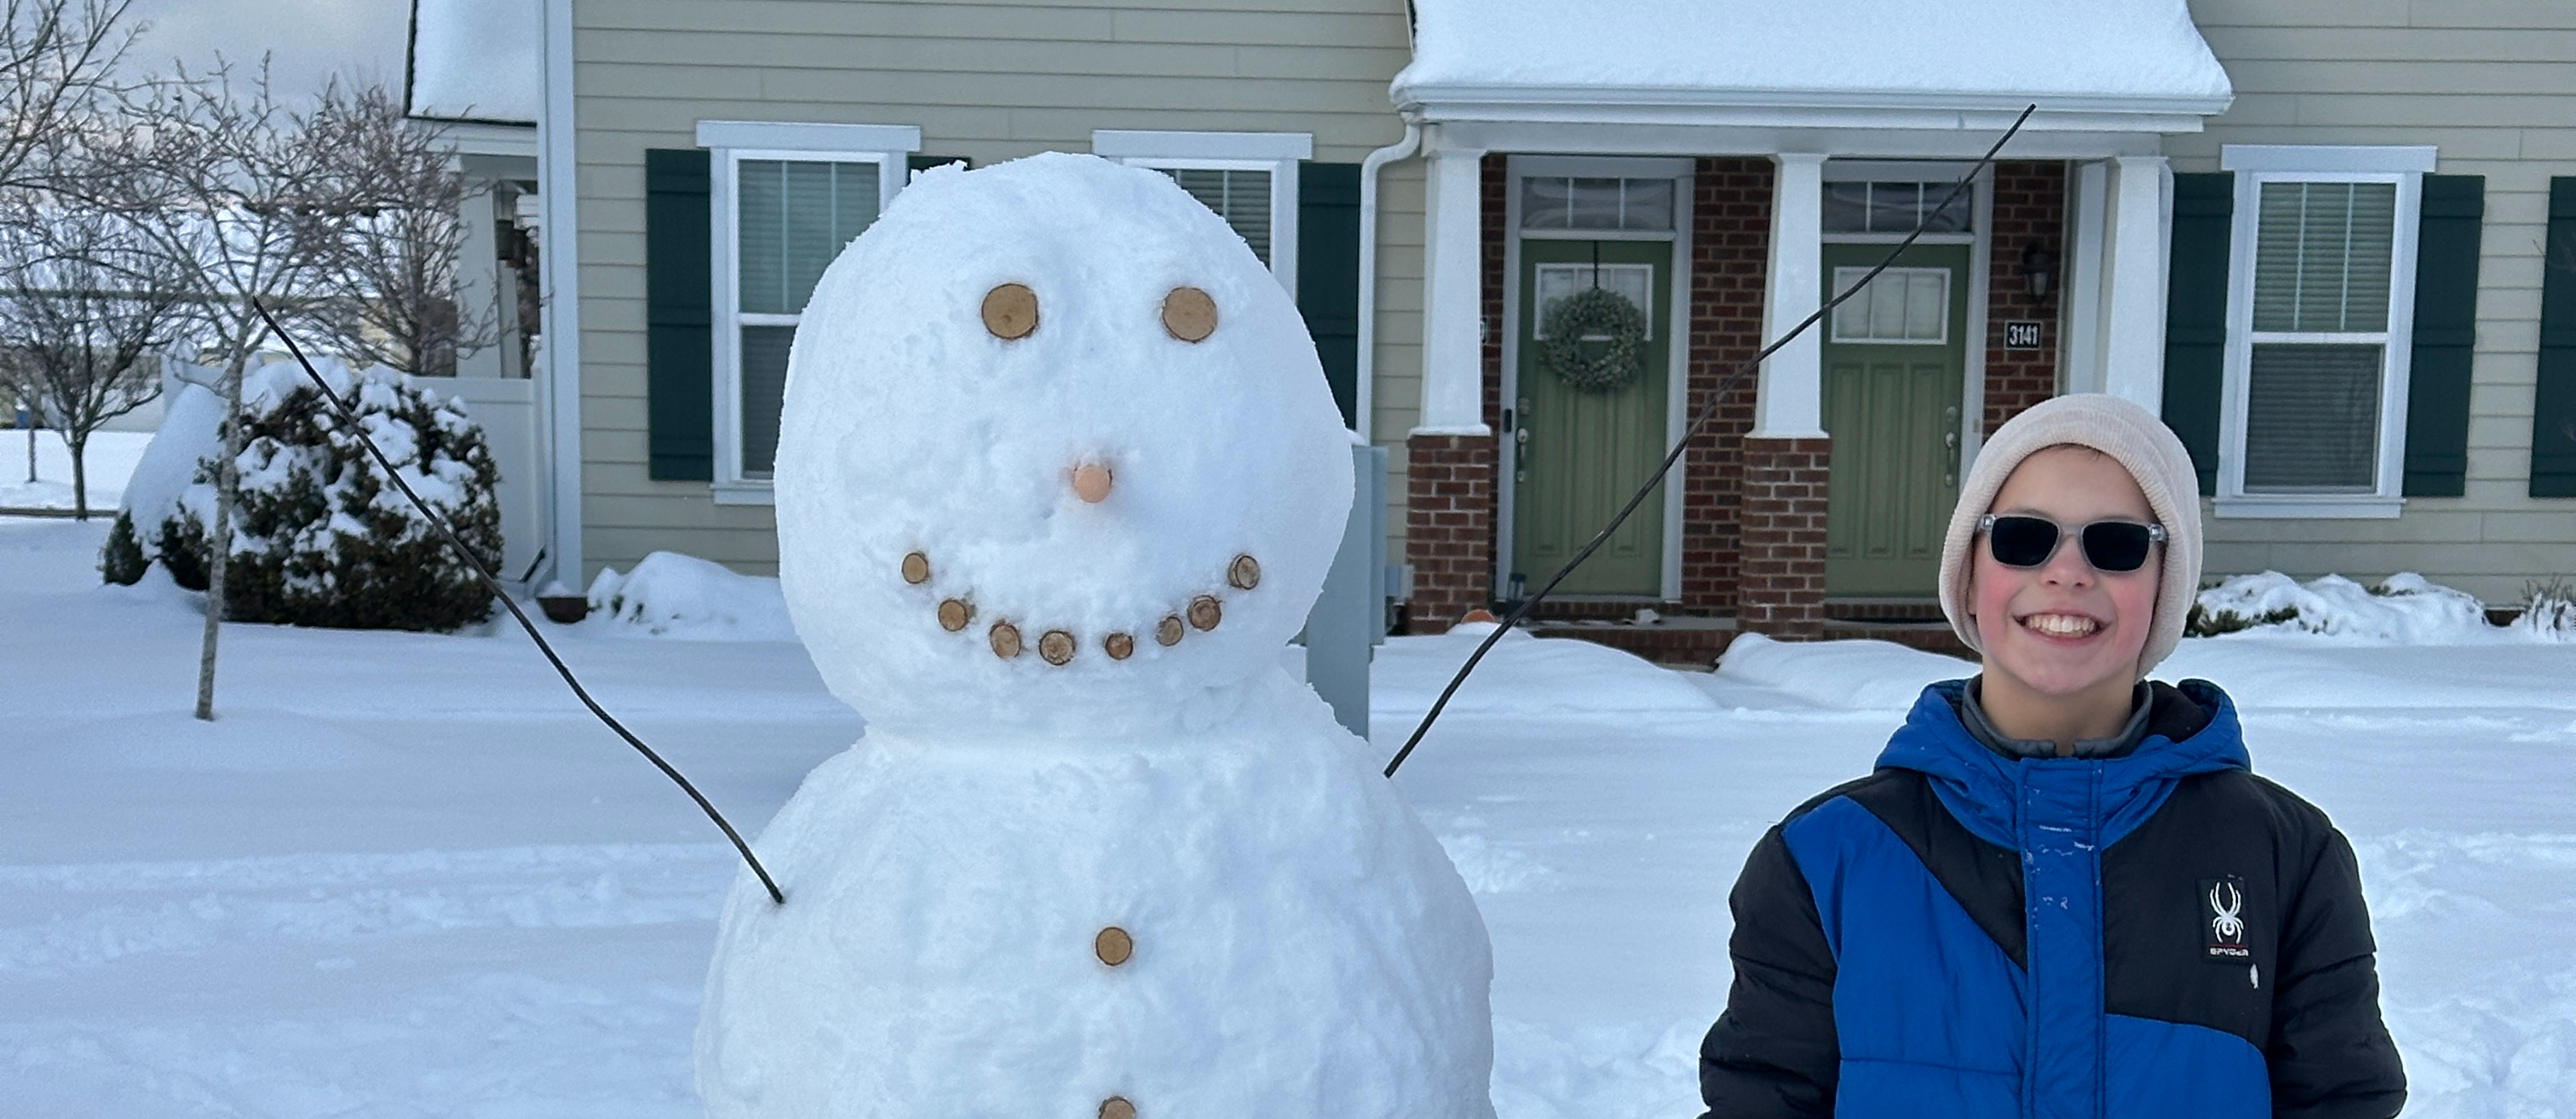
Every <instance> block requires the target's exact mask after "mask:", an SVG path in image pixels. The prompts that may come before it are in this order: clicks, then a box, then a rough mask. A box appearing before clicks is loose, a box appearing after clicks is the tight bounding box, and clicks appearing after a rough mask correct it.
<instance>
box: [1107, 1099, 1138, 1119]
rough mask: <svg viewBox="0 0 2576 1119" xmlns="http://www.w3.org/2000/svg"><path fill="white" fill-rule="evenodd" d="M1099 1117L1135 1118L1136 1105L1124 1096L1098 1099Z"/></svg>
mask: <svg viewBox="0 0 2576 1119" xmlns="http://www.w3.org/2000/svg"><path fill="white" fill-rule="evenodd" d="M1100 1119H1136V1105H1135V1104H1132V1103H1129V1102H1127V1097H1125V1096H1111V1097H1109V1098H1108V1099H1105V1100H1102V1101H1100Z"/></svg>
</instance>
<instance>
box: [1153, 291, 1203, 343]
mask: <svg viewBox="0 0 2576 1119" xmlns="http://www.w3.org/2000/svg"><path fill="white" fill-rule="evenodd" d="M1163 329H1165V330H1168V331H1170V332H1171V334H1172V337H1174V338H1178V339H1180V340H1181V341H1184V342H1203V341H1206V340H1207V336H1208V335H1211V334H1214V333H1216V300H1215V299H1214V298H1212V297H1210V296H1209V295H1208V293H1206V292H1203V291H1200V290H1199V289H1197V288H1192V287H1179V288H1173V289H1172V293H1171V294H1170V295H1166V296H1164V297H1163Z"/></svg>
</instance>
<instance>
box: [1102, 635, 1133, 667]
mask: <svg viewBox="0 0 2576 1119" xmlns="http://www.w3.org/2000/svg"><path fill="white" fill-rule="evenodd" d="M1100 648H1101V649H1102V650H1103V651H1106V652H1107V653H1108V654H1109V659H1111V660H1113V661H1123V660H1126V659H1127V658H1129V657H1132V656H1135V655H1136V639H1135V638H1133V637H1129V636H1127V635H1126V634H1123V633H1113V634H1110V635H1109V636H1107V637H1104V638H1101V639H1100Z"/></svg>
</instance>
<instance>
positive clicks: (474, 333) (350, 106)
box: [312, 85, 500, 377]
mask: <svg viewBox="0 0 2576 1119" xmlns="http://www.w3.org/2000/svg"><path fill="white" fill-rule="evenodd" d="M312 127H313V131H314V133H315V135H316V137H317V139H320V140H322V142H323V143H324V144H325V146H326V147H327V148H328V149H329V150H330V151H331V152H332V153H333V159H334V162H335V163H337V164H338V165H339V170H338V177H339V179H340V181H341V183H342V184H343V185H342V188H341V189H340V190H339V192H338V193H339V194H340V195H341V196H342V200H343V204H344V205H347V206H349V207H351V208H352V211H353V212H351V213H350V214H349V215H348V218H349V220H348V221H347V222H346V223H345V225H343V226H342V227H341V235H340V236H339V238H338V239H337V240H336V241H334V242H333V243H332V246H331V252H330V269H331V273H332V277H333V280H334V283H333V285H332V286H333V287H334V289H336V292H337V294H336V295H335V297H334V299H333V300H332V301H331V303H330V304H329V306H328V307H327V309H325V310H324V311H323V313H322V314H321V321H322V324H323V325H324V326H325V327H326V328H328V329H329V330H330V332H331V337H332V340H333V341H334V342H336V343H337V344H338V347H339V350H340V352H341V353H342V354H343V355H344V356H346V357H347V358H348V359H349V361H350V364H352V365H365V364H368V363H371V362H372V363H378V364H382V365H386V366H389V367H391V368H393V369H395V370H398V371H400V372H404V373H410V374H414V375H417V376H432V377H445V376H453V375H454V374H455V372H456V358H457V355H458V354H459V353H460V352H470V351H473V350H479V349H482V348H484V347H487V346H490V345H493V344H495V343H496V342H498V341H499V340H500V331H499V325H500V311H499V308H498V307H497V306H495V307H466V306H463V305H462V304H460V302H459V300H458V293H459V288H458V283H457V282H458V279H459V275H458V264H459V259H458V258H459V257H460V256H461V255H462V253H463V252H464V248H465V233H466V229H465V216H464V213H463V210H464V205H465V175H464V173H463V170H462V169H461V168H460V167H459V166H458V164H457V156H456V150H455V148H454V146H453V145H451V144H449V143H448V142H447V140H446V129H445V126H443V125H439V124H435V123H433V122H429V121H417V120H410V119H406V117H405V116H404V114H403V106H402V104H401V102H400V100H399V99H398V98H396V97H395V96H394V95H393V94H392V93H389V92H387V91H386V90H385V88H384V87H383V86H380V85H374V86H367V87H365V88H362V89H358V90H355V91H353V92H345V93H344V92H343V91H341V90H339V89H337V88H334V89H332V90H329V91H327V92H326V93H325V94H324V96H323V102H322V105H321V107H320V108H319V109H318V110H317V111H316V112H315V113H314V114H313V117H312Z"/></svg>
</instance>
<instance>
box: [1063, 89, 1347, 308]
mask: <svg viewBox="0 0 2576 1119" xmlns="http://www.w3.org/2000/svg"><path fill="white" fill-rule="evenodd" d="M1091 153H1092V154H1093V155H1097V156H1100V157H1101V158H1103V159H1114V160H1117V161H1118V162H1120V163H1124V164H1126V165H1128V166H1130V167H1151V168H1153V169H1155V170H1158V171H1267V172H1269V173H1270V274H1271V275H1273V276H1276V277H1278V279H1279V286H1281V287H1284V288H1287V289H1288V295H1289V297H1290V298H1292V299H1293V298H1295V297H1296V295H1297V164H1298V161H1300V160H1306V159H1313V158H1314V157H1315V135H1314V133H1311V132H1159V131H1144V130H1137V129H1118V128H1103V129H1098V130H1095V131H1094V132H1092V134H1091Z"/></svg>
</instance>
